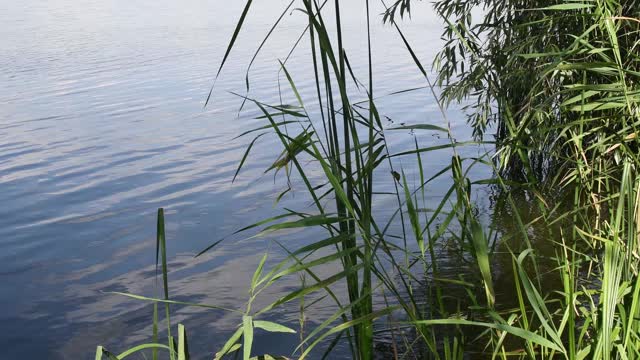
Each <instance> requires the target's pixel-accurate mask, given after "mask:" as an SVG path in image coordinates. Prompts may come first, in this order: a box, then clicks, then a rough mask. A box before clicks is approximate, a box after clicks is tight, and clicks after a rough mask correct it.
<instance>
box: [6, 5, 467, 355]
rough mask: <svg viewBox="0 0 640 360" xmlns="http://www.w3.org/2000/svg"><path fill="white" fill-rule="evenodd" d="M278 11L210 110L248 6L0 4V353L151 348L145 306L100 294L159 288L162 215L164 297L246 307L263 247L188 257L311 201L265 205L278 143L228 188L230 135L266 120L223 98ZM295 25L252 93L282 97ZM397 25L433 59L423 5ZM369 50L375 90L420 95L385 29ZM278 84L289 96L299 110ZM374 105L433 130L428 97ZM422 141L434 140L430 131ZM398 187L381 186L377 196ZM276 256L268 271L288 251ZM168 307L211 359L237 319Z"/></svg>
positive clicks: (264, 56)
mask: <svg viewBox="0 0 640 360" xmlns="http://www.w3.org/2000/svg"><path fill="white" fill-rule="evenodd" d="M348 3H349V4H345V5H344V6H345V9H344V11H343V12H344V14H347V15H345V17H346V20H345V24H344V28H345V47H346V48H347V51H348V54H349V59H350V61H351V63H352V65H353V67H354V72H355V73H356V74H357V76H360V77H361V78H362V79H363V80H364V79H366V52H365V47H364V44H366V37H365V33H364V32H363V30H364V25H365V24H364V20H363V18H362V16H361V14H362V11H363V8H364V7H363V4H360V2H348ZM286 4H287V3H286V2H284V1H281V0H269V1H258V2H256V4H255V8H254V9H253V10H252V12H251V13H250V16H249V17H248V19H247V24H248V25H247V27H246V29H245V30H244V31H243V32H242V33H241V35H240V37H239V39H238V46H237V47H236V49H235V50H234V51H233V53H232V55H231V57H230V59H229V61H228V64H227V66H226V68H225V70H224V71H223V73H222V76H221V78H220V79H219V80H218V82H217V84H216V89H215V91H214V95H213V101H212V103H211V104H209V106H208V107H206V108H203V104H204V99H205V98H206V95H207V93H208V91H209V88H210V86H211V85H212V83H213V77H214V74H215V72H216V70H217V66H218V65H219V63H220V61H221V59H222V55H223V53H224V49H225V46H226V44H227V41H228V39H229V37H230V35H231V33H232V31H233V26H234V25H235V21H236V20H237V18H238V16H239V14H240V12H241V9H242V6H243V4H242V2H241V1H233V2H232V1H223V0H214V1H204V0H188V1H169V0H154V1H150V0H141V1H124V0H116V1H98V0H81V1H71V0H24V1H5V2H4V3H3V4H2V5H0V23H1V24H2V25H0V53H2V55H3V56H1V57H0V84H2V85H1V86H0V203H1V204H2V207H0V245H1V246H2V251H0V282H1V283H2V284H3V285H2V288H0V331H1V332H2V333H3V334H4V335H3V337H2V339H1V340H0V343H1V344H2V348H3V349H4V350H3V354H4V355H3V356H5V357H6V358H8V359H9V358H10V359H31V358H46V359H90V358H92V356H93V352H94V349H95V346H96V345H97V344H104V345H106V346H107V347H109V348H112V349H113V350H114V351H120V350H123V349H125V348H126V346H128V345H131V344H133V343H136V342H140V341H148V340H149V335H150V333H151V328H150V321H151V307H150V306H149V305H148V304H145V303H141V302H137V301H131V300H128V299H126V298H123V297H118V296H114V295H110V294H105V292H109V291H122V292H131V293H136V294H144V295H148V296H154V295H157V294H158V290H159V288H158V287H157V283H156V281H155V279H156V273H155V267H154V261H155V250H154V246H155V238H154V236H155V211H156V209H157V208H158V207H164V208H165V209H166V213H167V230H168V234H167V236H168V244H169V245H168V251H169V259H170V264H169V266H170V269H171V273H170V287H171V293H172V294H176V296H179V299H181V300H187V301H199V302H206V303H212V304H218V305H222V306H230V307H234V308H240V307H241V306H242V303H243V301H244V300H245V299H246V298H247V297H248V294H247V284H248V282H249V280H250V278H251V275H252V273H253V271H254V269H255V266H256V263H257V261H258V259H259V257H260V256H261V254H262V253H263V252H264V251H265V249H267V247H268V246H269V243H268V242H267V241H265V240H264V239H252V240H242V238H241V237H235V238H232V239H230V240H229V241H228V242H226V243H223V244H222V245H221V246H219V247H217V248H216V249H215V250H214V251H212V252H210V253H208V254H207V255H206V256H204V257H201V258H198V259H193V255H194V254H195V253H197V252H198V251H199V250H201V249H202V248H204V247H206V246H207V245H209V244H210V243H212V242H213V241H215V240H217V239H219V238H221V237H222V236H224V235H227V234H229V233H230V232H232V231H233V230H235V229H237V228H239V227H241V226H243V225H247V224H249V223H252V222H255V221H257V220H258V219H262V218H265V217H268V216H270V215H274V214H277V213H279V212H280V211H281V209H282V207H284V206H287V207H292V208H297V209H305V208H308V205H309V202H308V199H306V198H305V197H304V196H303V191H298V192H295V191H294V192H293V193H291V194H289V195H288V196H287V197H286V198H285V200H284V201H283V203H281V204H280V205H279V207H277V208H274V206H273V203H274V200H275V198H276V196H277V194H278V193H279V192H280V191H282V190H284V189H285V181H284V180H283V179H282V178H281V177H278V178H275V179H274V177H273V176H272V174H269V175H264V174H263V171H264V170H265V169H266V168H267V167H268V165H269V164H270V161H273V160H274V159H275V158H276V157H277V156H278V154H279V152H280V150H281V148H280V145H279V143H278V141H277V139H276V138H275V137H273V136H271V137H269V136H264V137H263V138H262V139H261V141H260V142H258V143H257V145H256V147H255V148H254V152H253V155H252V156H251V158H250V160H249V162H248V163H247V165H246V166H245V169H243V171H242V173H241V176H240V177H239V178H238V180H237V181H236V182H235V183H234V184H231V178H232V176H233V173H234V172H235V169H236V166H237V164H238V162H239V160H240V158H241V157H242V154H243V151H244V148H245V147H246V145H247V144H248V142H249V141H250V138H241V139H237V140H233V138H234V137H235V136H236V135H238V134H239V133H241V132H242V131H244V130H247V129H249V128H252V127H255V126H258V125H260V124H262V122H263V121H264V120H254V119H253V118H255V117H256V116H257V115H258V112H257V110H256V109H255V108H254V107H251V106H247V107H245V108H244V109H243V110H242V111H239V107H240V103H241V100H240V99H239V98H237V97H236V96H234V95H232V94H230V93H229V92H228V91H238V92H244V91H245V88H244V86H245V85H244V77H245V73H246V71H247V66H248V64H249V60H250V58H251V57H252V56H253V53H254V51H255V49H256V48H257V45H258V44H259V43H260V41H261V40H262V38H263V37H264V36H265V35H266V33H267V32H268V30H269V26H270V24H272V23H273V22H274V21H275V20H276V19H277V17H278V16H279V15H280V13H279V11H281V10H282V9H284V8H285V7H286ZM380 12H381V9H380V8H376V9H375V11H374V13H376V14H377V13H380ZM303 22H304V16H302V15H301V13H300V12H297V11H289V12H287V14H286V15H285V17H284V20H283V23H282V24H281V27H280V28H279V29H278V30H277V31H276V32H275V33H274V35H273V36H272V38H271V39H270V40H269V42H268V43H267V45H266V47H265V49H264V50H263V52H262V53H261V54H260V55H259V56H258V57H257V59H256V61H255V62H254V64H253V66H252V68H251V69H250V72H249V75H250V79H251V84H252V86H251V89H250V92H249V94H250V96H252V97H254V98H256V99H259V100H261V101H264V102H271V103H277V102H278V101H279V96H278V79H279V74H278V68H279V65H278V61H277V60H278V59H284V58H286V56H287V54H288V53H289V51H290V49H291V45H292V44H293V43H294V42H295V39H296V38H297V37H298V36H299V35H300V34H301V31H302V30H303ZM403 27H404V29H405V31H406V32H407V35H408V37H409V39H410V40H411V41H412V42H413V43H414V45H415V48H416V51H417V52H418V54H419V56H420V57H421V59H423V60H424V62H425V63H426V64H430V62H431V58H432V56H433V54H434V53H435V51H437V49H438V39H439V35H440V32H441V30H440V25H439V24H438V23H437V22H436V21H435V20H434V17H433V16H432V15H431V13H430V8H429V6H428V4H423V5H421V6H419V7H416V9H415V13H414V17H413V19H412V20H411V22H407V23H405V24H404V25H403ZM373 41H374V62H375V64H374V71H375V82H376V91H377V92H378V95H380V96H382V95H385V94H389V93H391V92H394V91H399V90H403V89H408V88H414V87H420V86H425V85H426V83H425V81H424V79H423V78H422V75H421V74H420V72H419V71H418V70H417V69H416V68H415V66H414V64H413V63H412V61H411V58H410V57H408V56H407V53H406V50H405V49H404V47H403V45H402V43H401V42H400V41H399V39H398V37H397V34H396V33H395V32H394V31H393V29H392V28H389V27H385V26H382V24H381V23H380V21H376V22H375V24H374V33H373ZM350 49H353V50H350ZM308 52H309V49H308V46H307V45H306V42H303V43H302V45H300V47H299V49H297V50H296V52H294V56H293V57H292V58H291V59H290V60H289V62H288V67H289V71H290V72H291V73H292V75H293V77H294V78H295V79H296V82H297V86H298V88H299V90H300V92H301V94H302V96H303V97H304V98H305V99H309V101H311V100H312V99H313V94H314V91H315V88H314V83H313V79H312V77H311V76H310V72H309V70H310V64H309V63H310V61H309V58H308V56H307V55H308ZM280 75H281V74H280ZM280 80H281V81H282V83H281V85H282V87H283V88H284V90H283V91H284V92H283V96H284V98H285V101H286V100H287V99H288V101H294V99H293V98H292V96H291V92H290V91H288V90H287V89H286V81H284V78H283V77H280ZM364 96H365V95H364V94H363V98H364ZM379 106H380V108H381V111H382V112H383V113H384V115H386V116H388V119H389V120H390V121H389V123H388V124H392V122H391V121H393V124H399V123H416V122H431V123H437V122H440V121H443V119H442V116H441V115H440V113H439V112H438V108H437V106H436V103H435V102H434V101H433V99H432V98H431V95H430V93H429V92H428V91H427V90H426V89H424V90H420V91H414V92H411V93H405V94H403V95H402V96H389V97H383V98H381V100H379ZM311 107H313V104H311ZM450 116H451V118H452V119H453V120H454V124H453V125H454V131H456V135H457V136H460V137H461V138H464V137H466V136H468V132H467V130H466V128H465V126H464V121H463V120H461V119H462V117H461V116H460V114H459V113H456V112H451V113H450ZM389 139H390V142H391V144H395V145H394V146H396V148H397V149H400V148H402V147H406V146H412V142H413V137H412V136H411V135H410V134H407V133H402V134H397V135H394V136H391V137H390V138H389ZM420 141H421V143H422V144H424V145H426V144H427V143H430V142H437V141H442V139H437V138H435V137H432V136H431V135H424V136H422V137H421V138H420ZM449 156H450V155H447V154H446V153H443V154H442V156H441V157H439V156H431V157H430V158H429V159H428V160H427V164H426V166H428V167H429V168H430V169H439V168H441V167H442V166H444V165H445V164H446V163H447V162H448V161H449ZM402 162H403V160H399V166H404V167H405V170H406V171H407V172H408V173H409V174H412V172H411V164H412V161H410V160H406V161H405V163H404V164H403V163H402ZM414 176H415V175H414ZM392 184H393V182H392V179H391V177H389V181H387V182H386V183H384V184H382V185H381V187H382V188H384V187H390V186H391V185H392ZM439 186H440V185H438V184H435V185H434V187H433V189H432V191H433V193H435V194H437V193H438V190H439ZM441 186H445V185H444V184H442V185H441ZM301 190H302V189H301ZM392 200H393V199H390V200H389V204H393V201H392ZM380 201H382V202H384V201H385V200H384V199H383V200H380ZM308 238H309V235H308V234H305V235H304V236H300V234H296V233H290V234H286V235H282V237H281V240H287V241H290V244H291V245H292V246H293V245H295V244H296V243H297V241H302V240H307V239H308ZM271 251H272V252H273V253H274V255H273V258H274V261H275V260H276V259H278V256H281V255H278V251H277V249H271ZM454 271H455V270H454ZM297 285H299V284H298V283H296V282H295V281H293V282H292V283H289V284H281V285H278V286H277V287H274V288H273V289H272V291H271V293H269V294H265V299H264V300H260V301H262V303H263V304H266V303H268V301H269V300H272V299H273V298H274V297H275V296H278V295H279V294H281V293H282V292H284V291H286V290H291V289H293V288H295V286H297ZM269 296H271V298H269ZM175 310H176V313H175V315H174V319H173V320H174V321H175V322H183V323H184V324H185V325H186V326H187V328H188V329H189V331H190V333H191V334H193V335H192V336H191V339H190V340H191V344H190V345H191V348H192V350H193V351H192V352H193V353H194V354H198V355H197V356H194V357H195V358H198V359H199V358H209V357H210V356H211V355H212V353H213V351H215V350H216V349H218V348H219V346H220V345H221V344H222V343H224V341H225V340H226V336H229V334H230V331H232V330H233V329H234V327H235V325H236V324H237V321H238V319H237V317H234V316H230V315H228V314H225V313H222V312H215V311H207V312H203V311H196V310H193V309H175ZM292 310H293V311H292V312H291V313H289V312H286V311H282V312H281V313H278V312H276V313H275V314H274V315H273V317H274V319H277V320H278V321H283V322H291V323H295V321H297V317H296V316H297V314H296V313H295V306H293V307H292ZM327 311H330V309H328V310H327ZM321 320H322V309H318V310H317V313H316V314H315V315H314V314H311V315H310V321H311V322H314V321H321ZM281 339H282V338H280V339H278V341H273V340H274V339H272V338H270V336H268V335H263V336H262V337H261V338H260V339H259V340H258V343H257V344H256V346H257V347H258V349H260V350H264V351H269V352H275V353H278V352H281V353H285V354H286V353H287V351H290V350H291V344H293V343H295V341H296V338H295V337H293V338H291V339H289V340H284V341H283V340H281Z"/></svg>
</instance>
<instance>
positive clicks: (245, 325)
mask: <svg viewBox="0 0 640 360" xmlns="http://www.w3.org/2000/svg"><path fill="white" fill-rule="evenodd" d="M242 338H243V341H244V346H243V357H242V358H243V359H244V360H249V359H250V358H251V347H252V346H253V321H252V318H251V316H248V315H244V316H243V317H242Z"/></svg>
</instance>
